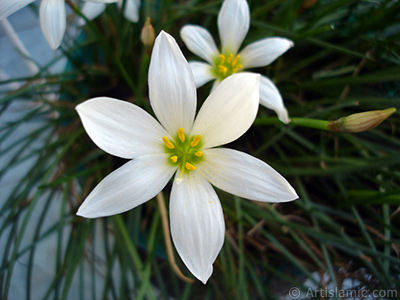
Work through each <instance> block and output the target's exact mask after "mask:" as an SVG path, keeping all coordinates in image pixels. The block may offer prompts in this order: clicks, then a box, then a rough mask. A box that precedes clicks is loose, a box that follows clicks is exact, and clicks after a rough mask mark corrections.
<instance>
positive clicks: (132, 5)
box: [78, 0, 140, 25]
mask: <svg viewBox="0 0 400 300" xmlns="http://www.w3.org/2000/svg"><path fill="white" fill-rule="evenodd" d="M125 1H126V4H125V8H124V16H125V18H127V19H128V20H129V21H131V22H133V23H136V22H137V21H139V7H140V0H125ZM113 2H117V3H118V7H119V8H120V9H122V6H123V3H124V0H115V1H113ZM105 9H106V4H104V3H99V2H97V3H96V2H86V3H85V4H83V6H82V9H81V11H82V13H83V14H84V15H85V16H86V17H87V18H88V19H89V20H93V19H95V18H97V17H98V16H99V15H101V13H102V12H103V11H104V10H105ZM78 22H79V25H84V24H85V20H84V19H83V18H81V19H79V21H78Z"/></svg>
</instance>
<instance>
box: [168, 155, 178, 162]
mask: <svg viewBox="0 0 400 300" xmlns="http://www.w3.org/2000/svg"><path fill="white" fill-rule="evenodd" d="M170 159H171V160H172V162H173V163H176V162H177V161H178V156H176V155H174V156H171V157H170Z"/></svg>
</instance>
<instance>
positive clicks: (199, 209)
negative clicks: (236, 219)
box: [170, 172, 225, 284]
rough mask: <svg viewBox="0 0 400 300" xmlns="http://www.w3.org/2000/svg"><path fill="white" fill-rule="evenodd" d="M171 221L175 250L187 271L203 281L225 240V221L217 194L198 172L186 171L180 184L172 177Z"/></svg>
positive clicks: (209, 273) (210, 270) (208, 275)
mask: <svg viewBox="0 0 400 300" xmlns="http://www.w3.org/2000/svg"><path fill="white" fill-rule="evenodd" d="M196 173H197V176H196ZM199 175H200V176H199ZM170 222H171V235H172V240H173V241H174V244H175V247H176V250H177V251H178V253H179V255H180V257H181V258H182V260H183V262H184V263H185V265H186V267H187V268H188V269H189V270H190V272H192V274H193V275H194V276H196V277H197V278H198V279H199V280H201V281H202V282H203V283H204V284H205V283H206V282H207V280H208V278H210V276H211V274H212V271H213V267H212V264H213V263H214V261H215V259H216V258H217V256H218V253H219V251H220V250H221V248H222V245H223V243H224V236H225V223H224V216H223V213H222V208H221V203H220V201H219V199H218V196H217V194H216V193H215V191H214V189H213V188H212V186H211V184H210V183H208V182H207V181H206V180H205V179H204V178H203V176H201V174H198V172H190V173H187V174H185V176H184V178H183V181H182V182H181V183H180V184H177V182H176V180H174V183H173V186H172V191H171V199H170Z"/></svg>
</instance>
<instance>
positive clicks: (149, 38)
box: [140, 17, 155, 48]
mask: <svg viewBox="0 0 400 300" xmlns="http://www.w3.org/2000/svg"><path fill="white" fill-rule="evenodd" d="M140 39H141V40H142V43H143V45H144V46H145V47H146V48H151V47H152V46H153V44H154V39H155V33H154V28H153V26H152V25H151V21H150V17H148V18H147V19H146V22H144V26H143V28H142V33H141V34H140Z"/></svg>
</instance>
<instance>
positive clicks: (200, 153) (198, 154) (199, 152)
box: [194, 151, 203, 157]
mask: <svg viewBox="0 0 400 300" xmlns="http://www.w3.org/2000/svg"><path fill="white" fill-rule="evenodd" d="M194 155H196V156H197V157H201V156H202V155H203V151H197V152H196V153H195V154H194Z"/></svg>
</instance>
